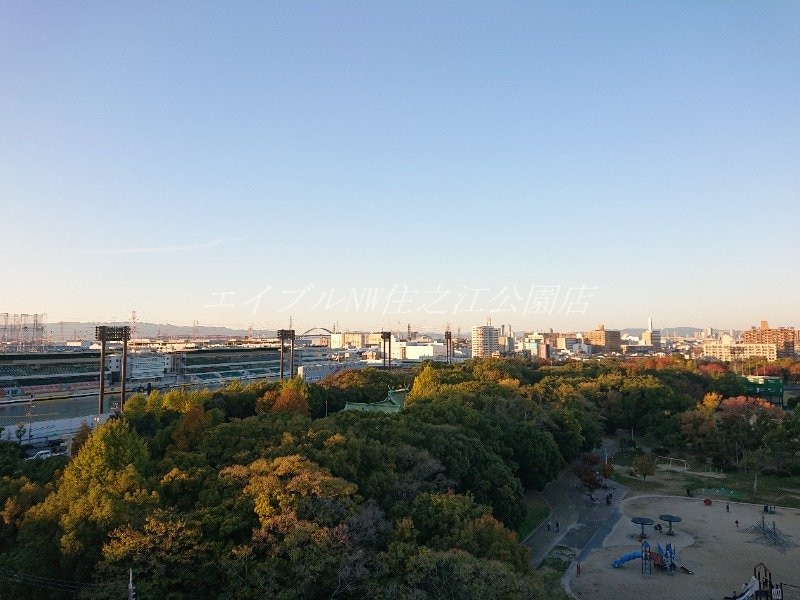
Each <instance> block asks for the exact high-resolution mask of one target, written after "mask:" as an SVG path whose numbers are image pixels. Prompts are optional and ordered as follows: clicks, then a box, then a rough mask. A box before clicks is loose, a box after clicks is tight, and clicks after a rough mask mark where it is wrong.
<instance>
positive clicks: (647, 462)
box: [631, 454, 656, 481]
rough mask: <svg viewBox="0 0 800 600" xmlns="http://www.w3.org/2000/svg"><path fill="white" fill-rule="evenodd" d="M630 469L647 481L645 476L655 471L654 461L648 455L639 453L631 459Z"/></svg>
mask: <svg viewBox="0 0 800 600" xmlns="http://www.w3.org/2000/svg"><path fill="white" fill-rule="evenodd" d="M631 469H632V470H633V472H634V473H636V474H637V475H641V477H642V479H644V480H645V481H647V476H648V475H653V474H654V473H655V472H656V463H655V461H653V458H652V457H651V456H650V455H648V454H640V455H639V456H637V457H636V458H634V459H633V463H631Z"/></svg>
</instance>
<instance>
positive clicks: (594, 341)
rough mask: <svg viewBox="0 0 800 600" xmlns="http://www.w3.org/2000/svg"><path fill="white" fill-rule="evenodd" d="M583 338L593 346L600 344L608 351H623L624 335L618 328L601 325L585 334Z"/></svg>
mask: <svg viewBox="0 0 800 600" xmlns="http://www.w3.org/2000/svg"><path fill="white" fill-rule="evenodd" d="M583 339H584V340H585V341H586V342H587V343H589V344H591V345H592V346H599V347H601V348H603V349H604V350H605V351H606V352H620V353H621V352H622V336H621V335H620V332H619V330H617V329H606V328H605V325H600V327H598V328H597V329H595V330H594V331H589V332H587V333H585V334H583Z"/></svg>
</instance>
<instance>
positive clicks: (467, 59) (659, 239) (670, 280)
mask: <svg viewBox="0 0 800 600" xmlns="http://www.w3.org/2000/svg"><path fill="white" fill-rule="evenodd" d="M798 17H800V5H795V4H774V5H768V4H757V5H748V4H744V3H742V4H731V3H722V2H717V3H714V2H711V3H704V4H700V5H697V4H693V3H674V4H669V5H664V6H658V7H654V6H648V5H638V4H633V5H630V4H621V3H611V4H606V5H597V4H593V3H578V4H575V5H570V6H564V5H562V4H561V3H548V2H545V3H536V4H535V5H531V6H528V5H522V6H520V5H511V4H500V5H492V6H483V5H479V4H465V5H463V6H460V7H459V8H458V10H452V7H446V6H429V5H427V4H424V3H410V4H404V5H402V6H391V5H382V4H374V5H363V4H358V3H350V2H342V3H337V4H336V5H335V6H334V5H331V6H320V5H316V4H313V5H312V4H302V3H297V4H292V5H281V4H273V3H266V4H265V3H240V4H236V5H235V6H233V7H230V6H224V7H223V6H215V5H213V4H198V5H195V6H192V7H187V6H184V5H159V4H156V3H152V4H137V5H118V6H98V5H94V4H90V3H76V4H70V5H63V4H59V3H56V2H49V3H48V2H44V3H38V4H35V5H33V4H26V3H16V4H12V3H7V4H5V5H3V6H0V70H2V72H3V73H4V78H3V82H2V83H0V130H2V131H3V132H4V135H3V136H2V142H0V208H2V210H3V215H4V218H3V222H4V228H3V246H4V251H3V258H4V260H3V261H0V280H2V281H3V284H2V285H0V311H2V312H8V313H12V314H13V313H47V315H48V321H49V322H50V323H53V322H58V321H61V320H63V321H71V320H81V321H94V320H97V321H111V320H119V321H124V320H127V319H128V318H129V315H130V312H131V311H132V310H136V311H137V313H138V314H139V315H140V318H143V319H146V320H148V321H152V322H164V323H175V324H183V325H189V324H191V323H192V322H193V321H195V320H197V321H199V322H200V323H202V324H209V325H216V326H228V327H245V328H246V327H247V326H248V325H249V324H250V323H253V325H254V327H255V328H256V329H264V328H269V329H274V328H277V327H278V326H286V325H287V324H288V319H289V316H291V317H292V318H293V320H294V322H295V323H298V324H308V326H309V327H311V326H318V325H324V326H329V325H331V324H332V323H336V322H338V323H340V324H341V326H342V327H343V328H344V327H348V328H351V329H368V328H374V327H375V326H380V325H382V326H384V327H387V328H388V327H391V326H394V325H396V323H397V322H398V321H399V322H402V324H403V327H405V324H406V323H407V322H410V323H412V326H418V327H419V328H421V329H428V328H430V329H434V328H436V329H441V328H443V326H444V324H445V323H447V322H450V323H451V324H452V325H453V328H454V329H455V328H456V327H457V326H458V325H460V326H461V327H462V330H463V331H466V330H468V329H469V328H470V327H472V326H473V325H476V324H482V323H484V322H485V320H486V317H487V314H489V313H490V311H491V310H498V311H499V310H500V309H505V310H506V312H495V313H492V318H493V322H496V323H512V324H515V326H516V324H517V323H519V325H520V329H533V328H535V327H537V326H541V327H547V328H550V327H552V328H553V329H556V330H558V329H570V330H584V331H587V330H591V329H594V328H595V327H596V326H597V325H599V324H601V323H602V324H605V325H606V326H607V327H608V328H620V327H622V328H624V327H638V326H639V324H640V323H646V322H647V318H648V317H650V316H653V317H654V318H655V320H656V324H657V325H658V324H660V323H670V324H671V326H675V327H677V326H694V327H706V326H708V325H712V326H714V327H715V328H718V329H748V328H749V327H751V326H753V325H757V324H758V322H759V321H760V320H761V319H766V320H768V321H769V322H770V323H771V324H772V325H773V326H794V325H797V318H796V306H798V301H799V300H800V282H798V281H797V280H796V278H791V276H790V269H787V265H789V264H791V261H792V260H793V259H796V258H797V257H798V254H799V252H798V249H797V248H798V245H797V241H796V239H794V238H793V237H792V236H791V235H785V234H780V233H779V232H781V230H782V228H783V227H787V226H788V231H789V232H791V225H792V224H794V223H797V222H798V218H800V209H798V203H797V198H798V192H800V178H799V177H798V175H797V173H796V166H795V165H796V164H798V162H800V123H798V120H797V118H796V100H795V99H796V98H797V97H798V96H800V82H799V81H798V80H797V78H796V77H795V76H794V74H795V73H796V72H798V70H800V39H798V38H797V36H796V35H795V32H794V24H795V23H797V21H798ZM556 288H557V292H555V290H556ZM303 290H305V294H304V296H303V297H302V299H300V300H298V301H297V302H296V303H295V304H293V305H291V306H288V305H289V304H290V303H291V301H293V300H295V298H296V294H298V293H299V292H300V291H303ZM371 290H373V291H371ZM374 290H379V291H380V294H381V296H380V298H378V299H377V300H376V295H377V294H378V291H374ZM475 290H480V294H478V295H477V296H479V298H478V299H477V300H476V303H473V304H469V302H470V298H469V295H470V293H471V291H475ZM445 291H446V292H447V294H448V295H447V297H445V298H444V299H442V300H440V301H439V305H438V306H439V308H437V309H436V310H441V311H442V312H429V311H431V310H433V309H432V308H430V306H429V305H430V302H431V297H432V296H434V295H435V294H436V293H438V294H440V295H441V294H442V293H443V292H445ZM411 292H414V293H415V294H416V297H415V298H414V299H413V303H411V304H409V303H405V304H404V301H407V300H409V298H410V296H409V294H410V293H411ZM370 294H372V295H370ZM390 294H394V295H393V296H391V298H388V297H389V295H390ZM570 294H573V295H572V296H570ZM387 298H388V299H387ZM220 299H222V301H223V302H220ZM459 299H460V300H459ZM531 299H533V300H534V302H532V303H531V302H529V300H531ZM542 299H545V300H546V303H545V304H546V306H545V305H543V304H542V301H543V300H542ZM478 300H480V302H478ZM490 301H492V302H494V303H495V305H491V302H490ZM226 302H227V303H228V304H230V306H222V304H224V303H226ZM426 302H427V303H428V304H426ZM459 302H460V304H459ZM217 303H219V304H220V305H219V306H215V304H217ZM371 303H372V304H371ZM382 303H383V307H381V305H382ZM387 303H394V304H392V306H390V307H389V308H388V309H387V308H386V304H387ZM465 303H466V304H465ZM356 304H358V308H355V306H356ZM512 304H513V305H514V309H515V310H516V312H510V311H508V310H507V309H508V308H509V306H511V305H512ZM367 305H370V306H373V310H366V309H365V308H364V307H365V306H367ZM551 305H552V306H551ZM425 306H428V308H423V307H425ZM543 306H544V308H542V307H543ZM465 307H466V308H469V311H470V312H467V311H466V309H465ZM532 307H533V309H532ZM527 309H531V310H529V312H525V311H526V310H527ZM581 309H583V310H582V311H581ZM402 310H410V311H411V312H410V313H403V312H402ZM548 311H549V312H548ZM523 313H524V314H523ZM673 324H674V325H673ZM528 325H529V326H528ZM642 326H643V325H642Z"/></svg>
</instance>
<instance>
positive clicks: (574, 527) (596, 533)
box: [523, 452, 628, 567]
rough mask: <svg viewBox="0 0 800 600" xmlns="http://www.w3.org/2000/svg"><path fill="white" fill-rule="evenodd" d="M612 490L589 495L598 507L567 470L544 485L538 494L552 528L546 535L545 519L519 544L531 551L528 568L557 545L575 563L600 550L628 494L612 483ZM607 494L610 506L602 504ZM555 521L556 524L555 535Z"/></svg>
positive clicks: (621, 487)
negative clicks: (572, 554)
mask: <svg viewBox="0 0 800 600" xmlns="http://www.w3.org/2000/svg"><path fill="white" fill-rule="evenodd" d="M610 454H611V453H610ZM601 455H602V452H601ZM612 486H613V487H611V488H610V489H609V490H602V489H601V490H595V492H594V494H593V495H594V497H595V498H596V499H597V500H599V503H597V504H594V503H592V502H591V501H590V499H589V495H588V494H587V493H585V492H584V491H583V488H582V486H581V485H580V483H579V481H578V478H577V477H576V476H575V474H574V473H573V472H572V468H571V467H567V468H565V469H564V470H563V471H562V472H561V475H560V476H559V478H558V479H556V480H555V481H552V482H550V483H549V484H547V486H546V487H545V488H544V490H543V492H542V494H543V495H544V498H545V500H546V501H547V503H548V504H549V505H550V516H549V521H550V523H551V525H552V527H551V529H550V530H549V531H548V529H547V521H548V519H545V521H544V522H543V523H541V524H540V525H539V526H538V527H537V528H536V529H534V530H533V531H532V532H531V534H530V535H529V536H528V537H527V538H525V540H523V543H524V544H525V545H526V546H528V547H529V548H530V549H531V564H532V565H533V566H534V567H537V566H539V565H540V564H541V563H542V561H543V560H544V559H545V558H547V556H548V555H549V554H550V552H551V551H552V550H553V548H555V547H556V546H558V545H562V546H567V547H568V548H571V549H573V550H574V552H575V555H576V556H577V557H578V560H582V559H583V558H584V557H585V556H587V555H588V554H589V553H590V552H591V551H592V550H594V549H595V548H598V547H600V546H601V545H602V543H603V539H605V536H606V535H607V534H608V532H609V531H610V530H611V528H612V527H613V526H614V524H615V523H616V522H617V519H618V518H619V516H620V512H619V510H618V509H617V507H618V506H619V503H620V501H621V500H622V499H623V498H624V497H625V495H626V494H627V493H628V488H627V487H625V486H624V485H621V484H617V483H614V484H612ZM607 491H610V492H611V494H612V496H613V498H612V502H611V504H610V505H607V504H606V503H605V495H606V493H607ZM556 521H558V522H559V524H560V530H559V531H556V527H555V524H556Z"/></svg>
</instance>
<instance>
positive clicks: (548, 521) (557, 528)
mask: <svg viewBox="0 0 800 600" xmlns="http://www.w3.org/2000/svg"><path fill="white" fill-rule="evenodd" d="M551 527H552V523H550V520H549V519H548V520H547V531H550V528H551ZM560 531H561V523H560V522H558V521H556V533H559V532H560Z"/></svg>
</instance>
